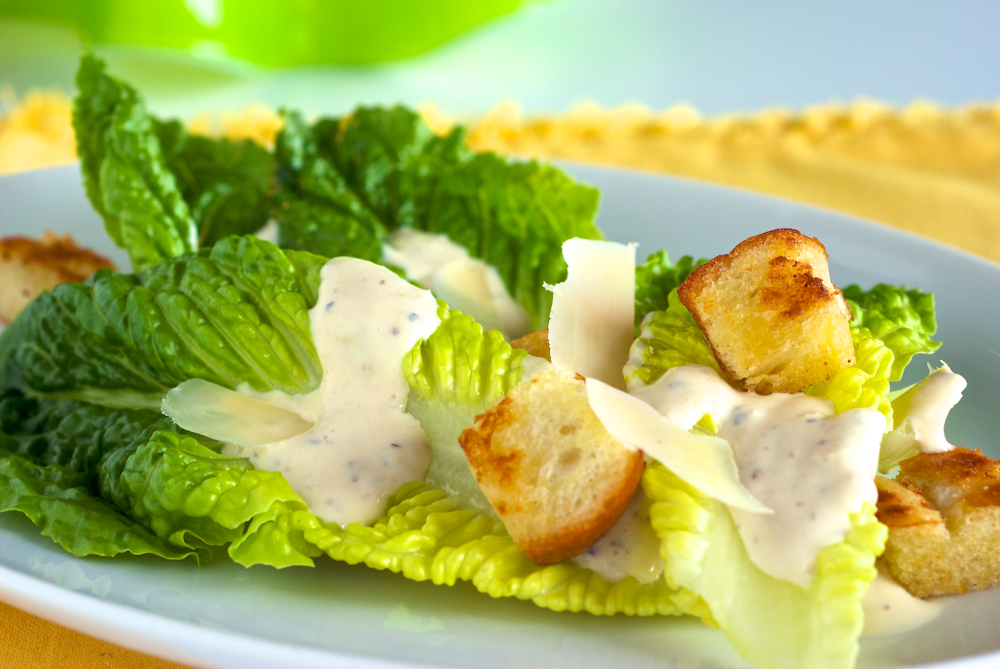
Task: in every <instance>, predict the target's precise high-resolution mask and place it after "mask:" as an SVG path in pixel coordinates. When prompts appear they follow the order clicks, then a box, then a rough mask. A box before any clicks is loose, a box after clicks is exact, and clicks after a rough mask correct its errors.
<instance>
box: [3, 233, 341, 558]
mask: <svg viewBox="0 0 1000 669" xmlns="http://www.w3.org/2000/svg"><path fill="white" fill-rule="evenodd" d="M323 262H324V259H323V258H319V257H317V256H313V255H311V254H308V253H302V252H292V251H290V252H283V251H281V250H279V249H278V248H277V247H275V246H274V245H272V244H269V243H267V242H262V241H260V240H258V239H256V238H255V237H249V236H248V237H242V238H240V237H228V238H226V239H223V240H221V241H220V242H219V243H217V244H216V245H215V246H214V247H213V248H212V249H211V250H208V249H205V250H202V251H200V252H198V253H196V254H190V255H187V256H182V257H178V258H172V259H169V260H166V261H163V262H161V263H159V264H157V265H155V266H154V267H151V268H149V269H147V270H145V271H143V272H140V273H139V274H136V275H124V274H116V273H114V272H111V271H107V270H105V271H101V272H98V273H96V274H95V275H94V276H93V277H91V278H90V279H89V280H88V281H87V282H85V283H83V284H63V285H61V286H58V287H57V288H55V289H54V290H53V291H52V292H50V293H44V294H42V295H41V296H40V297H39V298H38V299H36V300H35V301H33V302H32V303H31V304H30V305H29V306H28V307H27V308H26V309H25V311H23V312H22V313H21V314H20V315H19V316H18V318H17V319H15V321H14V322H13V323H12V324H11V326H10V327H8V328H7V329H5V330H4V331H3V333H2V334H0V454H3V455H4V457H5V458H15V460H11V461H10V463H11V465H10V466H16V467H17V468H18V470H17V476H13V477H8V478H6V479H4V480H3V481H0V488H2V490H0V495H6V496H8V497H9V498H10V499H11V500H12V501H11V502H10V503H9V504H8V505H7V506H6V507H4V508H6V509H9V510H21V511H23V512H25V513H27V514H28V515H29V516H31V517H32V519H33V520H35V522H36V523H39V524H42V525H43V526H47V524H49V525H50V524H52V523H54V522H56V521H58V523H59V525H58V528H68V527H70V526H71V524H72V523H73V522H78V523H79V524H80V526H81V527H86V528H87V529H86V532H87V536H86V537H84V538H81V539H73V538H72V537H63V536H62V535H61V534H60V532H63V530H62V529H58V528H57V529H53V530H51V532H50V533H52V534H51V536H53V538H55V539H56V540H57V541H59V542H60V543H65V542H67V541H71V540H72V542H75V543H73V545H74V546H76V548H74V549H73V550H76V551H78V552H79V551H84V550H86V551H88V552H89V553H88V554H98V555H104V554H113V553H115V552H121V550H131V551H132V552H136V551H138V552H153V553H156V554H160V555H165V556H173V557H177V556H181V557H183V556H186V555H195V557H196V559H197V560H198V561H199V562H204V561H206V560H208V559H209V558H210V557H211V551H210V549H209V547H210V546H213V545H222V544H225V543H229V542H232V543H231V547H230V552H231V555H232V556H233V558H234V559H236V560H237V561H239V562H241V563H243V564H252V563H256V562H264V563H266V564H271V565H273V566H286V565H290V564H311V560H310V558H311V557H312V556H315V555H318V554H319V553H318V552H317V549H316V548H315V547H313V546H310V545H309V544H307V543H306V542H305V541H304V539H303V538H302V529H301V528H300V527H299V525H300V524H301V522H300V520H301V517H302V513H304V512H305V508H306V506H305V504H304V502H302V500H301V499H300V498H299V497H298V496H297V495H296V494H295V493H294V492H293V491H292V490H291V489H290V487H289V486H288V484H287V482H286V481H284V479H283V478H282V477H281V476H280V475H278V474H272V473H270V472H256V471H253V470H252V468H251V467H250V465H249V464H248V463H247V462H246V461H245V460H241V459H238V458H237V459H234V458H227V457H223V456H220V455H219V454H218V453H216V452H215V451H216V450H217V449H218V447H219V446H220V445H219V444H216V443H213V442H211V441H210V440H205V439H203V438H197V437H196V436H195V435H183V436H180V435H178V434H174V432H176V431H177V428H176V426H174V425H173V423H172V421H170V420H169V419H167V418H165V417H164V416H163V415H162V414H161V413H160V411H159V408H160V402H161V401H162V398H163V396H164V395H165V394H166V392H167V391H168V390H169V389H170V388H172V387H174V386H176V385H177V384H178V383H180V382H182V381H186V380H188V379H190V378H204V379H207V380H212V381H213V382H215V383H219V384H220V385H224V386H226V387H229V388H235V387H236V386H238V385H241V384H244V383H245V384H248V385H249V386H250V387H253V388H255V389H257V390H261V391H270V390H282V391H284V392H289V393H305V392H309V391H310V390H312V389H314V388H315V387H316V386H317V385H318V383H319V380H320V378H321V376H322V370H321V367H320V365H319V361H318V359H317V357H316V353H315V349H314V347H313V344H312V336H311V333H310V327H309V317H308V309H309V308H310V307H311V306H312V305H313V304H315V301H316V299H317V295H316V292H317V289H318V285H319V271H320V268H321V266H322V264H323ZM21 461H23V463H27V464H26V465H25V464H23V463H22V462H21ZM27 465H31V467H27ZM25 467H27V469H25ZM32 467H33V468H36V469H37V468H42V469H40V470H36V469H32ZM46 468H48V469H46ZM47 472H48V473H47ZM60 472H69V473H72V474H73V477H74V478H73V479H72V481H70V482H68V483H66V485H65V486H63V487H62V488H61V487H59V485H55V487H53V486H52V485H48V484H47V483H45V484H44V485H42V484H30V485H32V486H34V487H33V488H31V490H32V491H33V493H32V494H33V496H30V499H29V501H28V502H25V501H24V500H25V499H28V498H25V497H24V494H23V491H22V490H21V488H19V487H18V486H19V485H21V484H19V483H17V481H18V480H20V479H25V480H26V481H29V479H31V480H36V479H37V480H39V481H43V482H44V481H47V480H48V479H46V478H45V477H46V476H48V477H50V478H51V477H53V476H55V477H56V479H53V480H55V481H56V483H59V484H61V483H62V482H63V480H64V479H65V477H63V478H59V476H62V475H61V474H60ZM57 475H59V476H57ZM67 476H68V474H67ZM25 477H27V478H25ZM32 477H34V478H33V479H32ZM29 483H30V481H29ZM24 485H28V484H24ZM22 487H23V486H22ZM29 487H30V486H29ZM63 488H65V490H64V489H63ZM46 495H48V496H50V497H52V499H51V500H48V501H46V500H44V499H42V498H43V497H45V496H46ZM60 500H61V501H60ZM66 500H71V501H73V504H69V503H68V502H67V501H66ZM29 502H30V503H29ZM50 507H51V508H53V509H58V513H57V512H56V511H52V512H51V513H50V512H49V511H44V510H45V509H49V508H50ZM39 509H42V511H44V513H43V512H42V511H39ZM39 514H41V515H39ZM45 514H49V515H45ZM52 514H56V515H52ZM95 514H96V515H95ZM101 518H104V519H105V520H106V524H107V527H106V530H107V532H106V534H107V541H105V539H102V529H101V522H104V521H102V520H101ZM53 527H55V526H53ZM122 528H131V529H129V530H128V531H133V534H134V535H135V537H138V539H136V541H139V542H140V544H141V545H140V544H136V545H135V547H134V548H135V550H132V549H131V548H128V547H127V546H126V547H125V548H122V547H121V546H123V545H126V544H121V541H123V540H122V539H121V536H120V535H121V533H122V532H125V531H126V530H125V529H122ZM136 528H138V529H136ZM47 531H48V530H47ZM87 542H89V543H87ZM143 542H144V543H143ZM120 544H121V545H120ZM84 545H86V546H87V548H86V549H85V548H83V546H84ZM128 545H131V544H128Z"/></svg>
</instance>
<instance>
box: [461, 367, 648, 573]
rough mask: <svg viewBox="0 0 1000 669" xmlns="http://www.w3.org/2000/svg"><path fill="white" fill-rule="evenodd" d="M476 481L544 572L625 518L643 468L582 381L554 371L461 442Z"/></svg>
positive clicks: (510, 397)
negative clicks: (596, 410) (596, 407)
mask: <svg viewBox="0 0 1000 669" xmlns="http://www.w3.org/2000/svg"><path fill="white" fill-rule="evenodd" d="M459 443H460V444H461V446H462V449H463V450H464V451H465V455H466V457H467V458H468V460H469V466H470V468H471V469H472V473H473V475H474V476H475V477H476V480H477V481H478V482H479V486H480V487H481V488H482V491H483V493H484V494H485V495H486V498H487V499H488V500H489V501H490V504H492V505H493V508H494V509H495V510H496V512H497V515H499V516H500V518H501V519H502V520H503V522H504V524H505V525H506V526H507V530H508V531H509V532H510V536H511V538H513V539H514V541H515V543H517V545H518V547H519V548H520V549H521V550H522V551H524V553H525V555H527V556H528V557H529V558H531V559H532V560H533V561H534V562H535V563H536V564H553V563H556V562H561V561H562V560H566V559H569V558H572V557H575V556H576V555H579V554H580V553H582V552H583V551H585V550H586V549H587V548H589V547H590V546H591V545H592V544H593V543H594V542H595V541H597V539H599V538H600V537H601V535H603V534H604V533H605V532H607V531H608V530H609V529H611V527H612V526H613V525H614V524H615V523H616V522H617V521H618V519H619V518H620V517H621V515H622V514H623V513H624V512H625V509H626V507H627V506H628V505H629V502H630V501H631V500H632V496H633V495H634V494H635V490H636V488H637V487H638V486H639V480H640V478H641V477H642V472H643V469H644V467H645V464H644V460H643V455H642V452H641V451H638V450H636V449H632V448H628V447H626V446H623V445H622V444H621V443H620V442H618V441H617V440H616V439H615V438H614V437H612V436H611V434H610V433H608V431H607V430H606V429H605V428H604V425H602V424H601V421H600V419H598V417H597V415H596V414H595V413H594V412H593V410H592V409H591V408H590V402H589V401H588V399H587V388H586V384H585V381H584V380H583V377H580V376H578V375H576V374H574V373H572V372H567V371H563V370H559V369H550V370H548V371H545V372H542V373H540V374H538V375H537V376H535V377H533V378H532V379H531V380H529V381H527V382H525V383H521V384H519V385H517V386H515V387H514V388H513V389H512V390H511V391H510V392H509V393H508V394H507V397H505V398H504V399H503V400H502V401H501V402H499V403H498V404H496V405H495V406H494V407H493V408H491V409H490V410H489V411H487V412H486V413H484V414H482V415H481V416H478V417H477V418H476V423H475V425H474V426H473V427H470V428H468V429H467V430H465V431H464V432H463V433H462V436H461V437H460V438H459Z"/></svg>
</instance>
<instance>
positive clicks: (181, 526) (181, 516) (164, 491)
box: [121, 432, 320, 567]
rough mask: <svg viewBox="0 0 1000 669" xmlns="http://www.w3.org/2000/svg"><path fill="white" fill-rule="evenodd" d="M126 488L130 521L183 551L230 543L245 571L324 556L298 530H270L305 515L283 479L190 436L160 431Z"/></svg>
mask: <svg viewBox="0 0 1000 669" xmlns="http://www.w3.org/2000/svg"><path fill="white" fill-rule="evenodd" d="M121 484H122V488H123V489H124V490H125V491H126V493H127V494H128V498H129V503H130V507H131V509H130V510H131V514H130V515H131V517H132V518H134V519H136V520H137V521H139V522H141V523H143V524H144V525H146V526H148V527H149V528H150V529H151V530H152V531H153V532H155V533H156V535H157V536H159V537H162V538H164V539H166V540H167V541H169V542H170V544H171V545H173V546H177V547H178V548H180V549H189V550H198V549H200V548H202V547H208V546H222V545H225V544H229V543H232V546H231V548H230V555H231V556H232V557H233V559H235V560H236V561H237V562H240V563H242V564H244V565H245V566H248V565H249V564H251V563H253V562H264V563H265V564H269V565H271V566H274V567H287V566H291V565H307V566H312V564H313V563H312V560H311V559H310V558H311V557H316V556H317V555H320V552H319V551H318V550H316V548H315V547H314V546H311V545H309V544H308V543H306V542H305V541H303V540H302V538H301V531H299V532H293V531H286V532H284V533H281V532H274V531H272V530H273V528H272V527H271V526H270V525H269V524H268V523H275V522H277V523H278V524H279V525H280V522H281V521H280V519H281V518H282V517H283V516H285V515H293V514H294V513H295V512H302V511H306V510H307V506H306V504H305V502H303V501H302V498H300V497H299V496H298V495H297V494H296V493H295V492H294V491H293V490H292V487H291V486H290V485H289V484H288V481H286V480H285V478H284V477H283V476H282V475H281V473H279V472H268V471H258V470H255V469H254V468H253V466H252V465H251V464H250V461H249V460H248V459H246V458H239V457H229V456H225V455H220V454H219V453H216V452H214V451H213V450H211V449H209V448H206V447H205V446H203V445H202V444H201V443H199V442H198V440H197V439H195V438H193V437H184V436H180V435H177V434H174V433H171V432H156V433H155V434H154V435H153V436H152V438H151V439H150V440H149V441H148V442H147V443H145V444H143V445H142V446H140V447H139V448H138V449H137V450H136V451H135V453H134V454H133V455H132V456H131V457H129V459H128V461H127V462H126V464H125V468H124V470H123V472H122V475H121ZM247 523H251V531H246V532H245V530H246V529H247ZM257 532H264V533H265V534H267V535H268V538H267V539H262V538H261V537H258V536H256V534H257ZM250 558H252V559H250Z"/></svg>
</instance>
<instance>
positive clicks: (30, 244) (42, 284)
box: [0, 231, 114, 323]
mask: <svg viewBox="0 0 1000 669" xmlns="http://www.w3.org/2000/svg"><path fill="white" fill-rule="evenodd" d="M102 267H110V268H112V269H114V265H112V264H111V261H110V260H108V259H107V258H104V257H102V256H99V255H97V254H96V253H94V252H93V251H91V250H89V249H85V248H82V247H80V246H77V245H76V243H75V242H74V241H73V237H72V236H71V235H64V236H62V237H60V236H58V235H56V234H54V233H52V232H48V231H47V232H46V233H45V234H44V236H43V237H42V238H41V239H40V240H39V239H31V238H29V237H4V238H3V239H0V322H4V323H9V322H11V321H12V320H14V317H15V316H17V314H18V313H19V312H20V311H21V309H23V308H24V307H25V306H26V305H27V304H28V302H31V300H33V299H35V296H36V295H38V294H39V293H41V292H42V291H45V290H51V289H52V288H54V287H55V286H57V285H58V284H60V283H66V282H68V281H83V280H84V279H86V278H87V277H89V276H90V275H91V274H93V273H94V272H95V271H97V270H98V269H100V268H102Z"/></svg>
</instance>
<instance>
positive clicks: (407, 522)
mask: <svg viewBox="0 0 1000 669" xmlns="http://www.w3.org/2000/svg"><path fill="white" fill-rule="evenodd" d="M305 538H306V539H307V540H308V541H310V542H311V543H313V544H315V545H317V546H319V547H320V548H321V549H322V550H323V551H324V552H326V553H327V554H328V555H329V556H330V557H332V558H333V559H335V560H340V561H343V562H347V563H348V564H366V565H368V566H369V567H372V568H375V569H388V570H389V571H393V572H396V573H401V574H403V575H404V576H405V577H407V578H409V579H412V580H414V581H431V582H433V583H435V584H437V585H454V584H455V583H456V582H458V581H460V580H462V581H469V582H471V583H472V585H473V586H475V587H476V589H477V590H479V591H480V592H483V593H486V594H488V595H490V596H491V597H516V598H518V599H527V600H531V601H533V602H534V603H535V604H537V605H538V606H541V607H543V608H547V609H552V610H553V611H587V612H589V613H592V614H594V615H612V614H615V613H624V614H627V615H639V616H649V615H656V614H659V615H681V614H684V613H694V614H699V613H701V612H703V611H704V608H703V607H699V606H698V601H697V600H696V599H695V598H693V597H692V596H691V595H690V594H689V593H688V592H686V591H683V590H681V591H678V590H676V589H674V588H671V587H669V586H668V585H667V584H666V583H665V582H664V580H663V579H658V580H656V581H654V582H653V583H648V584H642V583H639V582H638V581H636V580H635V579H634V578H633V577H631V576H628V577H626V578H624V579H622V580H621V581H618V582H617V583H608V582H607V581H605V580H604V579H603V578H601V577H600V576H599V575H597V574H595V573H594V572H592V571H590V570H589V569H585V568H583V567H581V566H579V565H577V564H576V563H575V562H572V561H568V562H561V563H559V564H555V565H549V566H546V567H539V566H538V565H536V564H535V563H533V562H532V561H531V560H530V559H529V558H528V557H527V556H525V555H524V553H522V552H521V551H520V550H519V549H518V548H517V545H516V544H515V543H514V542H513V540H512V539H511V538H510V536H508V535H507V532H506V530H505V529H504V527H503V525H502V524H501V523H500V522H498V521H497V520H495V519H494V518H493V517H491V516H489V515H487V514H484V513H481V512H479V511H477V510H476V509H472V508H469V507H468V506H466V505H464V504H463V503H462V502H461V501H460V500H458V499H456V498H455V497H453V496H449V495H448V494H447V493H445V492H442V491H440V490H435V489H433V488H431V487H429V486H428V485H427V484H425V483H422V482H414V483H410V484H407V485H405V486H403V487H402V488H401V489H400V490H399V492H397V493H396V495H395V496H394V497H393V499H392V500H390V502H389V509H388V510H387V511H386V514H385V516H384V517H383V518H381V519H380V520H378V521H376V523H375V524H374V525H372V526H371V527H367V526H364V525H361V524H360V523H351V524H350V525H348V526H347V527H345V528H343V529H341V528H340V527H339V526H335V525H334V526H331V527H316V528H314V529H310V530H307V531H306V532H305Z"/></svg>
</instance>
